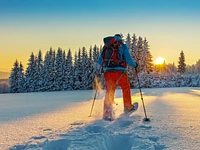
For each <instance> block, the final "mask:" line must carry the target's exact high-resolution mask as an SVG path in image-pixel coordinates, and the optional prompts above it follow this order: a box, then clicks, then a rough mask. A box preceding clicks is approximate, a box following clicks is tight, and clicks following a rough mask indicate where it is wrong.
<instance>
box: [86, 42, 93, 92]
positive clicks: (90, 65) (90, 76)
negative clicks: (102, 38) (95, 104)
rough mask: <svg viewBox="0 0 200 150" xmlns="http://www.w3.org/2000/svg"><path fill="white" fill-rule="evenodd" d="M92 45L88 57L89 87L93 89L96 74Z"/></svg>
mask: <svg viewBox="0 0 200 150" xmlns="http://www.w3.org/2000/svg"><path fill="white" fill-rule="evenodd" d="M92 56H93V55H92V46H90V50H89V57H88V62H87V64H88V66H89V67H88V74H89V76H88V89H93V83H94V76H95V74H94V73H95V72H94V70H95V65H94V64H95V63H94V62H93V61H92Z"/></svg>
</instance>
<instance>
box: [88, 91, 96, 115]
mask: <svg viewBox="0 0 200 150" xmlns="http://www.w3.org/2000/svg"><path fill="white" fill-rule="evenodd" d="M96 96H97V88H96V90H95V94H94V99H93V103H92V108H91V111H90V115H89V117H92V116H91V115H92V110H93V107H94V102H95V100H96Z"/></svg>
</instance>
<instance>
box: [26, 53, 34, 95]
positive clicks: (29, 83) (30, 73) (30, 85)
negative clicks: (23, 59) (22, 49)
mask: <svg viewBox="0 0 200 150" xmlns="http://www.w3.org/2000/svg"><path fill="white" fill-rule="evenodd" d="M35 74H36V62H35V56H34V54H33V52H32V53H31V55H30V58H29V63H28V67H27V69H26V73H25V92H34V88H35Z"/></svg>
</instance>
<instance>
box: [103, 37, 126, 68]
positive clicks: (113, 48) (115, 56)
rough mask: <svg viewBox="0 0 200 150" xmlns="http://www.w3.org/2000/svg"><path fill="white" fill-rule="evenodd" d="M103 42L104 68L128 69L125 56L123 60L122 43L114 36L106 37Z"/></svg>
mask: <svg viewBox="0 0 200 150" xmlns="http://www.w3.org/2000/svg"><path fill="white" fill-rule="evenodd" d="M103 41H104V47H103V55H102V58H103V67H112V68H113V67H126V66H127V64H126V62H125V59H124V55H123V54H122V60H121V54H120V45H121V41H118V40H116V39H115V38H114V37H113V36H109V37H106V38H104V39H103Z"/></svg>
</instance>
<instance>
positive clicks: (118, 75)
mask: <svg viewBox="0 0 200 150" xmlns="http://www.w3.org/2000/svg"><path fill="white" fill-rule="evenodd" d="M104 80H105V84H106V96H105V101H104V104H105V102H107V103H109V105H112V104H113V103H114V94H115V89H116V86H117V84H118V85H119V86H120V87H121V88H122V94H123V102H124V106H131V105H132V102H131V93H130V83H129V80H128V75H127V73H124V72H121V71H115V72H106V73H104Z"/></svg>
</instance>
